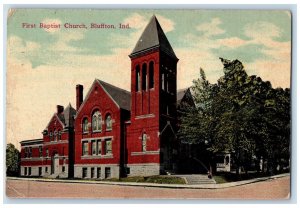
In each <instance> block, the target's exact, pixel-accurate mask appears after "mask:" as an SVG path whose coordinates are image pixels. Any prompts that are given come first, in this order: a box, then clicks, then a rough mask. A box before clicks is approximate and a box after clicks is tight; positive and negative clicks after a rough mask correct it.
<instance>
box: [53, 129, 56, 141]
mask: <svg viewBox="0 0 300 208" xmlns="http://www.w3.org/2000/svg"><path fill="white" fill-rule="evenodd" d="M53 141H57V131H56V130H54V132H53Z"/></svg>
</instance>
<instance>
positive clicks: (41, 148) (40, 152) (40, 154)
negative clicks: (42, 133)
mask: <svg viewBox="0 0 300 208" xmlns="http://www.w3.org/2000/svg"><path fill="white" fill-rule="evenodd" d="M39 156H40V157H42V156H43V147H42V146H39Z"/></svg>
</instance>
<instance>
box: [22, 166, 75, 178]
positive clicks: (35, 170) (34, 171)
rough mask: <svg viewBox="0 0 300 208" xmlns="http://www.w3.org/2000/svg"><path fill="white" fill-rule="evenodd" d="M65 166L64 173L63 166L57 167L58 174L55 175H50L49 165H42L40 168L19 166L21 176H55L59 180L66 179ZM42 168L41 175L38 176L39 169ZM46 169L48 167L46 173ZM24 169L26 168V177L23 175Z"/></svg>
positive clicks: (66, 171) (67, 168)
mask: <svg viewBox="0 0 300 208" xmlns="http://www.w3.org/2000/svg"><path fill="white" fill-rule="evenodd" d="M64 166H65V171H64V172H63V171H62V169H63V166H62V165H60V166H59V173H58V174H56V175H51V166H50V165H42V166H21V176H40V177H54V178H56V177H57V176H58V177H59V178H68V170H69V167H68V165H67V164H66V165H64ZM40 167H41V168H42V174H41V175H39V168H40ZM46 167H48V171H47V172H46ZM25 168H27V175H25ZM29 168H31V174H30V175H29Z"/></svg>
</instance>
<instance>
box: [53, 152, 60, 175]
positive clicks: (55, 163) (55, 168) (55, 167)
mask: <svg viewBox="0 0 300 208" xmlns="http://www.w3.org/2000/svg"><path fill="white" fill-rule="evenodd" d="M58 172H59V157H58V154H55V155H54V156H52V158H51V174H57V173H58Z"/></svg>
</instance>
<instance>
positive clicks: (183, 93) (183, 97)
mask: <svg viewBox="0 0 300 208" xmlns="http://www.w3.org/2000/svg"><path fill="white" fill-rule="evenodd" d="M182 102H187V103H189V104H190V105H192V106H195V100H194V97H193V91H192V89H191V87H188V88H185V89H181V90H178V91H177V106H180V105H181V104H182Z"/></svg>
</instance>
